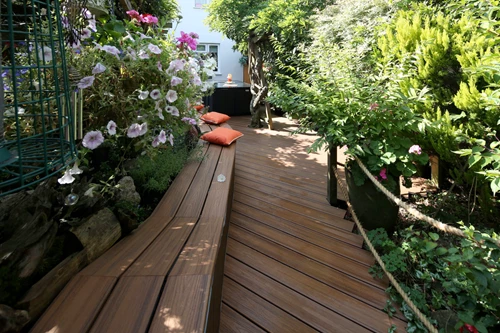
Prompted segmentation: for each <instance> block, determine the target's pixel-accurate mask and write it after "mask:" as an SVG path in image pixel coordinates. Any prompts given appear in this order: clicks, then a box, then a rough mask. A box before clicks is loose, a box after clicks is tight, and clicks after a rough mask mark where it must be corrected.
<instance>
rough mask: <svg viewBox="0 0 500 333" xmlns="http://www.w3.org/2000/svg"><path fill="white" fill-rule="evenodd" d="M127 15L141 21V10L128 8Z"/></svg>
mask: <svg viewBox="0 0 500 333" xmlns="http://www.w3.org/2000/svg"><path fill="white" fill-rule="evenodd" d="M127 15H128V16H130V18H131V19H136V20H137V21H139V18H140V17H141V15H140V14H139V12H137V11H136V10H128V11H127Z"/></svg>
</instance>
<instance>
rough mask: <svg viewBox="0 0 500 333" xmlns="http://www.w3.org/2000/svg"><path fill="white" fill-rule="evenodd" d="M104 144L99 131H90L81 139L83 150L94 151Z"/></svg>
mask: <svg viewBox="0 0 500 333" xmlns="http://www.w3.org/2000/svg"><path fill="white" fill-rule="evenodd" d="M103 142H104V136H102V133H101V131H90V132H88V133H87V134H85V136H84V137H83V140H82V144H83V146H84V147H85V148H88V149H90V150H94V149H96V148H97V147H99V146H100V145H101V143H103Z"/></svg>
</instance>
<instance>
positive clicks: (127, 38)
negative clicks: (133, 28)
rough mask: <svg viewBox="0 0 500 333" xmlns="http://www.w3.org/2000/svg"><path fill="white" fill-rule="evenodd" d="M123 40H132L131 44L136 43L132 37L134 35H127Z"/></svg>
mask: <svg viewBox="0 0 500 333" xmlns="http://www.w3.org/2000/svg"><path fill="white" fill-rule="evenodd" d="M123 40H130V41H131V42H135V39H134V37H132V35H131V34H129V33H127V36H125V37H124V38H123Z"/></svg>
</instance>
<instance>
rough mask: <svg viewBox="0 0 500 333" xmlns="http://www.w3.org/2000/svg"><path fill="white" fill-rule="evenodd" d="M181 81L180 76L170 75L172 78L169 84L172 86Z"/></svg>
mask: <svg viewBox="0 0 500 333" xmlns="http://www.w3.org/2000/svg"><path fill="white" fill-rule="evenodd" d="M181 83H182V79H181V78H180V77H177V76H172V80H170V85H171V86H172V87H175V86H176V85H178V84H181Z"/></svg>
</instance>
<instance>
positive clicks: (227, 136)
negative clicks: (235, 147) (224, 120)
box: [201, 127, 243, 146]
mask: <svg viewBox="0 0 500 333" xmlns="http://www.w3.org/2000/svg"><path fill="white" fill-rule="evenodd" d="M242 136H243V133H241V132H238V131H235V130H233V129H230V128H225V127H217V128H216V129H214V130H213V131H212V132H208V133H205V134H203V135H202V136H201V139H202V140H205V141H208V142H210V143H214V144H216V145H221V146H229V145H230V144H231V143H233V142H234V141H236V140H237V139H239V138H241V137H242Z"/></svg>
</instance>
